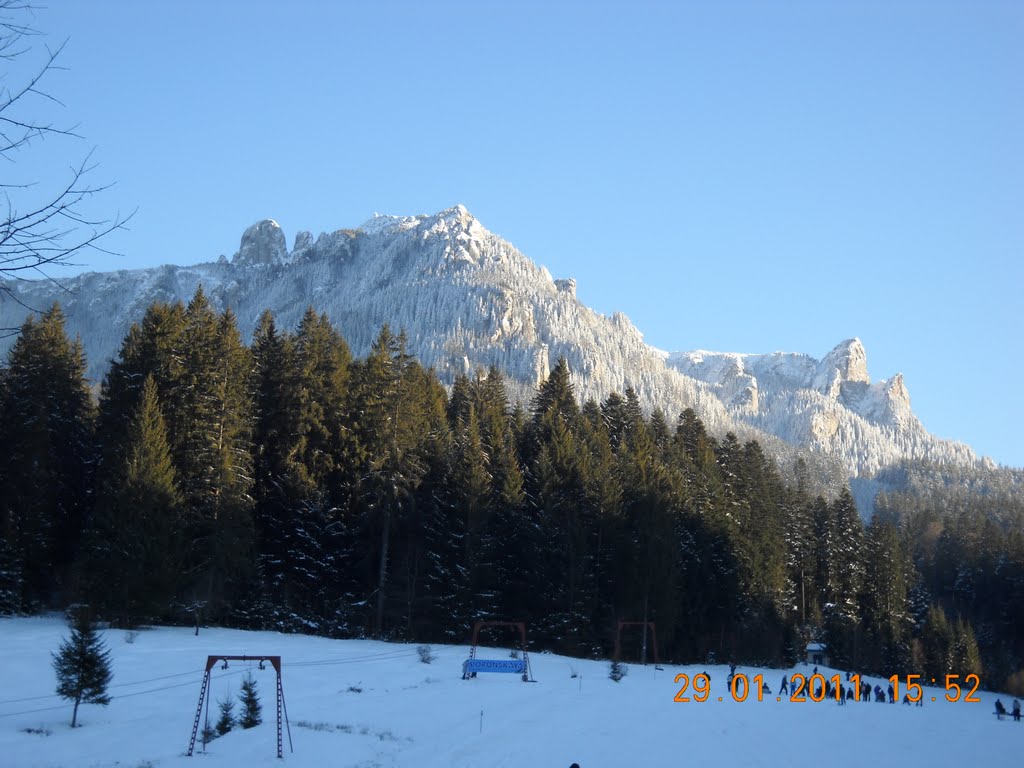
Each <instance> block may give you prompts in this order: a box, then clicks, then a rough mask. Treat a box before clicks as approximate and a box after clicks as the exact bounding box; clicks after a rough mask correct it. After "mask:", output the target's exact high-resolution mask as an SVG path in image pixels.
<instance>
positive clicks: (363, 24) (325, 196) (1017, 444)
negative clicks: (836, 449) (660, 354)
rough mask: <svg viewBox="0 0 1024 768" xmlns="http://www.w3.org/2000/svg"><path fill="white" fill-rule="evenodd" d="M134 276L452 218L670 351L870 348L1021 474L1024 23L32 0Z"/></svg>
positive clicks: (540, 7) (926, 13)
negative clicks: (264, 243)
mask: <svg viewBox="0 0 1024 768" xmlns="http://www.w3.org/2000/svg"><path fill="white" fill-rule="evenodd" d="M46 6H47V7H46V8H45V9H42V10H40V11H39V13H38V20H37V25H38V26H39V27H40V28H41V29H43V30H45V31H47V32H48V33H49V35H50V38H51V39H53V40H57V39H60V38H62V37H64V36H69V37H70V43H69V45H68V47H67V49H66V51H65V55H64V64H65V66H67V67H68V68H69V69H68V71H65V72H60V73H55V74H54V76H53V77H52V79H51V80H50V82H49V86H50V90H51V91H52V92H53V93H54V94H55V95H57V96H59V97H60V98H61V99H62V100H63V102H64V104H65V114H66V115H67V116H68V117H69V118H71V119H72V120H73V121H76V122H79V123H80V124H81V125H80V131H81V132H82V133H83V134H84V135H85V137H86V141H85V142H83V143H82V146H83V147H88V146H93V145H95V146H96V148H97V149H96V159H97V160H98V161H99V162H100V167H99V169H98V171H97V178H98V179H103V180H110V181H116V186H115V187H114V188H113V189H112V190H110V191H109V192H107V193H106V194H105V195H104V197H103V199H102V200H103V202H104V203H105V204H106V205H107V207H108V208H109V209H111V210H113V209H116V208H120V209H122V210H130V209H132V208H135V207H136V206H137V207H138V213H137V215H136V217H135V219H134V221H133V222H132V229H131V232H129V233H125V234H123V235H120V236H118V237H117V238H116V240H115V241H112V242H111V245H112V246H113V247H115V248H117V249H118V250H120V251H122V252H123V254H124V256H123V257H121V258H117V259H112V258H109V259H108V258H100V257H98V256H97V257H95V258H90V260H89V263H88V267H89V268H90V269H98V270H100V269H110V268H116V267H137V266H149V265H155V264H160V263H166V262H174V263H189V262H195V261H198V260H206V259H211V258H215V257H216V256H218V255H219V254H221V253H224V254H227V255H229V256H230V255H231V254H232V253H233V252H234V251H235V250H236V249H237V246H238V239H239V236H240V234H241V232H242V230H243V229H244V228H245V227H246V226H248V225H249V224H251V223H253V222H254V221H256V220H258V219H261V218H265V217H270V218H274V219H277V221H279V222H280V223H281V225H282V226H283V227H284V229H285V232H286V233H287V235H288V238H289V245H290V244H291V241H292V238H293V237H294V235H295V233H296V232H297V231H299V230H303V229H308V230H311V231H313V232H314V234H316V233H318V232H320V231H323V230H333V229H338V228H341V227H348V226H357V225H359V224H360V223H362V222H363V221H365V220H366V219H367V218H368V217H369V216H370V215H371V214H372V213H373V212H375V211H379V212H386V213H396V214H414V213H429V212H434V211H436V210H439V209H442V208H446V207H448V206H450V205H453V204H455V203H463V204H464V205H466V206H467V207H468V208H469V210H470V211H471V212H472V213H474V214H475V215H476V216H477V217H478V218H479V219H480V220H481V221H482V222H483V224H484V225H485V226H486V227H487V228H489V229H491V230H492V231H494V232H496V233H498V234H500V235H502V236H504V237H506V238H507V239H509V240H510V241H511V242H512V243H514V244H515V245H516V246H518V247H519V248H520V249H521V250H522V251H523V252H524V253H526V254H527V255H528V256H530V257H532V258H533V259H535V260H536V261H538V262H540V263H542V264H544V265H546V266H547V267H548V268H549V269H550V270H551V272H552V273H553V274H554V275H555V276H556V277H569V276H571V277H575V278H576V279H577V281H578V296H579V297H580V299H581V300H582V301H584V302H585V303H587V304H589V305H590V306H592V307H594V308H595V309H597V310H599V311H602V312H605V313H609V312H612V311H616V310H620V311H623V312H625V313H626V314H627V315H628V316H629V317H630V318H631V319H632V320H633V322H634V323H635V324H636V325H637V326H638V327H639V328H640V329H641V331H643V332H644V334H645V337H646V339H647V340H648V341H649V342H650V343H652V344H654V345H655V346H658V347H660V348H663V349H668V350H677V349H694V348H704V349H715V350H722V351H738V352H772V351H776V350H786V351H801V352H808V353H810V354H812V355H814V356H816V357H821V356H822V355H824V354H825V353H826V352H828V351H829V350H830V349H831V348H832V347H833V346H834V345H835V344H836V343H838V342H839V341H840V340H842V339H844V338H847V337H850V336H859V337H860V338H861V339H862V340H863V342H864V344H865V347H866V348H867V352H868V366H869V371H870V373H871V375H872V376H873V377H874V378H876V379H878V378H888V377H890V376H892V375H893V374H895V373H897V372H903V374H904V376H905V379H906V383H907V386H908V388H909V390H910V395H911V399H912V403H913V406H914V408H915V410H916V412H917V413H918V415H919V416H920V418H921V419H922V421H923V422H924V425H925V426H926V427H927V428H928V429H929V430H931V431H932V432H934V433H936V434H938V435H939V436H942V437H946V438H953V439H957V440H961V441H964V442H967V443H968V444H970V445H971V446H973V447H974V448H975V449H976V450H977V451H979V452H980V453H982V454H985V455H990V456H992V457H993V458H995V459H996V460H997V461H998V462H1000V463H1004V464H1010V465H1015V466H1022V465H1024V440H1022V431H1024V406H1022V403H1024V394H1022V392H1021V384H1022V380H1024V370H1022V359H1024V354H1022V353H1024V342H1022V340H1021V333H1022V331H1024V311H1022V307H1024V302H1022V301H1021V295H1020V294H1021V291H1022V289H1024V266H1022V257H1024V44H1022V41H1024V3H1021V2H995V1H994V0H993V1H987V0H964V1H963V2H950V1H946V0H924V1H921V2H899V1H898V0H886V1H885V2H871V1H870V0H856V1H854V0H836V1H834V2H821V1H820V0H808V1H807V2H749V3H748V2H728V1H726V2H720V1H716V2H710V1H708V2H671V3H670V2H664V3H650V2H647V3H645V2H622V3H595V2H562V3H557V2H545V3H534V2H523V1H522V0H517V2H511V1H509V2H501V3H496V2H448V1H446V0H439V1H438V2H406V3H397V2H327V0H322V1H321V2H292V3H284V2H260V1H257V2H214V1H212V0H211V1H210V2H181V1H179V2H167V3H148V2H147V3H139V2H129V1H128V0H124V1H123V2H112V1H110V0H90V2H82V0H46Z"/></svg>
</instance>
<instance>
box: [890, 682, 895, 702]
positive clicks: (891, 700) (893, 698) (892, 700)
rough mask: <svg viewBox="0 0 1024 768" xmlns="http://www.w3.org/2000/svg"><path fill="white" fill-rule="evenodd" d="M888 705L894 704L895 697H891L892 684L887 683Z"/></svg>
mask: <svg viewBox="0 0 1024 768" xmlns="http://www.w3.org/2000/svg"><path fill="white" fill-rule="evenodd" d="M889 703H890V704H895V703H896V698H895V696H893V692H892V683H889Z"/></svg>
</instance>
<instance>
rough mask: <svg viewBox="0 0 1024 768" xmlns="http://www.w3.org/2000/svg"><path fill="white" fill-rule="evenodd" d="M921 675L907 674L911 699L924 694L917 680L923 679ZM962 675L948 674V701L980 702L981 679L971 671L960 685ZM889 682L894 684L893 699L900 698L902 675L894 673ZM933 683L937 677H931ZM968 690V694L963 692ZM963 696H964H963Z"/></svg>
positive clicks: (919, 697)
mask: <svg viewBox="0 0 1024 768" xmlns="http://www.w3.org/2000/svg"><path fill="white" fill-rule="evenodd" d="M922 679H923V678H922V676H921V675H907V676H906V686H907V698H908V699H909V700H910V701H913V702H918V701H920V700H921V697H922V696H923V695H924V692H923V691H922V690H921V684H920V683H918V682H916V681H918V680H922ZM959 681H960V675H946V681H945V688H946V696H945V699H946V701H952V702H955V701H964V702H969V703H972V704H980V703H981V699H979V698H978V697H977V695H976V694H977V693H978V688H979V686H980V685H981V679H980V678H979V677H978V676H977V675H975V674H973V673H971V674H969V675H966V676H965V677H964V685H963V687H962V688H961V686H960V682H959ZM889 683H890V684H891V685H892V690H893V699H894V700H896V701H899V700H900V676H899V675H893V676H892V677H890V678H889ZM931 683H932V685H934V684H935V683H936V680H935V678H934V677H933V678H931ZM965 692H966V696H964V695H963V694H964V693H965ZM961 696H963V698H961Z"/></svg>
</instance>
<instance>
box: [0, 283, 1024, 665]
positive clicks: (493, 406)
mask: <svg viewBox="0 0 1024 768" xmlns="http://www.w3.org/2000/svg"><path fill="white" fill-rule="evenodd" d="M0 370H2V373H0V444H2V445H3V446H4V450H3V453H2V456H0V612H6V613H14V612H23V613H28V612H35V611H39V610H44V609H49V608H55V607H61V606H64V605H67V604H70V603H72V602H82V603H87V604H88V605H90V606H91V608H92V610H93V612H94V613H95V615H96V616H98V617H100V618H104V619H106V620H108V621H111V622H114V623H116V624H119V625H123V626H131V625H134V624H137V623H140V622H151V621H177V622H182V621H194V622H196V623H197V625H198V623H199V622H218V623H221V624H225V625H231V626H238V627H246V628H259V629H277V630H282V631H291V632H309V633H316V634H320V635H326V636H332V637H356V636H360V637H363V636H367V637H378V638H388V639H396V640H405V641H424V642H440V641H452V642H465V641H466V640H467V638H468V637H469V634H470V628H471V626H472V623H473V621H474V620H476V619H488V618H494V619H515V620H525V621H527V622H528V623H529V632H530V638H531V645H533V646H534V647H539V648H546V649H550V650H552V651H557V652H561V653H566V654H572V655H579V656H602V655H603V656H607V655H608V653H609V651H610V648H611V646H612V643H613V640H614V631H615V626H616V622H617V620H619V619H625V620H632V621H638V620H649V621H654V622H656V623H657V629H658V641H659V643H660V648H659V650H660V653H661V655H662V657H663V658H666V659H672V660H676V661H701V662H703V661H705V660H709V659H717V660H718V661H720V662H724V661H726V660H727V659H733V660H736V661H743V662H745V663H754V662H758V663H764V664H791V663H793V662H794V661H795V660H796V659H797V658H799V657H802V655H803V647H804V645H805V644H806V643H807V642H808V641H809V640H812V639H814V640H822V641H824V642H826V643H827V645H828V648H829V651H830V654H831V656H832V658H833V660H834V662H833V663H834V664H835V665H837V666H840V667H848V668H856V669H859V670H864V671H872V672H884V673H887V674H891V673H895V672H901V673H902V672H915V671H916V672H923V673H924V674H925V675H926V676H930V677H937V678H938V677H941V676H942V675H945V674H947V673H950V674H961V675H966V674H968V673H970V672H981V673H982V674H984V675H986V679H988V680H989V681H990V682H991V683H992V684H995V685H1001V684H1003V682H1004V681H1005V680H1006V679H1007V677H1009V676H1010V675H1012V674H1013V673H1015V672H1016V671H1017V670H1018V669H1019V667H1020V663H1021V658H1022V655H1024V626H1022V621H1024V542H1022V534H1021V526H1020V519H1021V518H1020V517H1015V516H1012V515H1011V516H1010V517H1009V518H1007V517H1006V516H1005V515H1004V516H1003V517H1002V518H1000V517H998V516H994V515H991V514H987V513H986V511H985V510H980V511H979V512H978V514H974V515H972V513H971V502H970V500H969V499H968V500H966V501H964V502H963V503H964V505H966V510H965V511H962V514H958V515H957V516H956V517H955V519H951V518H949V517H947V516H944V515H943V514H942V513H941V512H940V511H936V510H935V508H934V507H929V506H928V505H927V504H924V505H923V506H922V504H923V502H919V501H915V498H917V497H913V496H907V497H905V498H904V497H899V496H898V495H890V496H889V497H887V498H885V499H882V500H881V501H880V507H881V511H880V512H879V513H878V514H876V515H875V516H874V518H873V519H872V521H871V522H870V524H868V525H865V524H864V523H863V522H862V520H861V517H860V515H859V514H858V512H857V509H856V506H855V504H854V501H853V498H852V496H851V495H850V493H849V492H848V491H843V492H842V493H841V494H839V496H838V497H837V498H834V499H826V498H823V497H821V496H812V495H811V494H810V493H809V492H808V490H807V487H808V485H809V483H808V478H807V471H806V469H805V468H804V467H802V466H797V468H796V472H795V476H796V478H797V480H796V482H795V483H793V484H786V483H785V482H784V481H783V480H782V477H781V475H780V472H779V470H778V468H777V467H776V465H775V463H774V461H773V460H772V459H771V458H770V457H769V456H767V455H766V454H765V453H764V452H763V450H762V449H761V447H760V446H759V445H758V443H757V442H754V441H749V442H745V443H740V442H739V441H738V440H737V438H736V437H735V436H734V435H732V434H727V435H725V436H724V437H722V438H716V437H714V436H712V435H711V434H709V433H708V431H707V430H706V429H705V427H704V425H703V424H702V423H701V420H700V419H699V418H698V417H697V415H696V414H695V413H694V412H693V411H692V410H689V409H687V410H685V411H683V412H682V413H681V414H678V417H677V418H674V419H672V420H670V419H669V418H668V417H667V415H666V414H664V413H662V412H660V411H655V412H653V413H651V414H645V413H644V412H643V410H642V408H641V407H640V404H639V399H638V397H637V395H636V393H635V392H633V391H632V390H631V389H627V390H626V391H625V392H623V393H622V394H612V395H610V396H609V397H608V398H606V399H605V400H604V401H603V402H597V401H594V400H589V401H587V402H583V403H581V402H579V401H578V399H577V397H576V396H575V393H574V390H573V385H572V382H571V377H570V372H569V369H568V366H567V365H566V363H565V361H564V360H560V361H559V362H558V364H557V365H556V366H555V368H554V370H553V371H552V372H551V374H550V375H549V376H548V377H547V379H546V380H545V381H544V382H542V383H541V384H540V385H539V386H538V387H537V389H536V392H535V393H534V396H533V398H532V400H531V402H530V403H528V404H526V405H523V404H518V403H511V402H510V401H509V399H508V395H507V392H506V386H505V383H504V380H503V377H502V374H501V372H500V371H499V370H497V369H493V368H492V369H491V370H489V371H487V372H482V371H481V372H478V373H477V374H475V375H474V376H472V377H468V376H459V377H457V378H456V379H455V381H454V383H453V385H452V387H451V388H450V390H449V389H446V388H445V387H444V386H443V385H442V383H441V382H440V380H439V379H438V377H437V376H436V375H435V373H434V372H433V371H432V370H428V369H425V368H424V367H423V366H421V365H420V364H419V363H418V362H417V360H416V359H415V358H414V357H413V356H412V355H411V354H410V353H409V351H408V349H407V341H406V339H405V338H404V336H403V334H401V333H399V334H397V335H396V334H394V333H393V332H392V331H391V330H390V329H389V328H388V327H387V326H385V327H383V328H382V329H380V332H379V334H378V335H377V337H376V340H375V342H374V343H373V345H372V348H371V350H370V352H369V353H368V354H367V356H366V357H365V358H362V359H354V358H353V356H352V354H351V352H350V350H349V347H348V345H347V344H346V342H345V339H344V338H343V337H342V335H341V334H340V333H339V332H338V330H337V329H335V328H334V327H333V326H332V325H331V323H330V322H329V320H328V318H327V317H326V315H323V314H317V313H316V312H315V311H314V310H313V309H309V310H307V311H306V313H305V315H304V316H303V318H302V320H301V322H300V323H299V326H298V328H297V329H295V330H294V331H289V330H282V329H279V328H278V327H277V326H276V324H275V322H274V318H273V316H272V315H271V314H270V313H269V312H266V313H264V314H263V316H262V317H261V318H260V321H259V323H258V327H257V328H256V331H255V333H254V335H253V338H252V341H251V343H250V344H248V345H247V344H246V343H245V342H244V341H243V339H242V337H241V335H240V333H239V330H238V327H237V324H236V321H235V318H234V316H233V314H232V313H231V311H230V310H226V311H224V312H222V313H218V312H216V311H215V310H214V309H213V308H212V307H211V305H210V303H209V301H208V300H207V297H206V296H205V295H204V293H203V291H202V289H201V288H200V289H199V290H198V291H197V292H196V294H195V295H194V296H193V298H192V299H191V301H190V302H189V303H188V304H187V306H186V305H183V304H181V303H177V304H165V303H155V304H153V305H151V306H150V307H149V308H148V310H147V311H146V313H145V316H144V317H143V318H142V320H141V321H140V322H139V323H137V324H136V325H134V326H133V327H132V328H131V330H130V331H129V333H128V334H127V336H126V337H125V339H124V340H123V343H122V345H121V348H120V351H119V354H118V356H117V358H116V359H114V360H113V361H112V362H111V365H110V368H109V371H108V373H107V375H106V377H105V378H104V380H103V382H102V385H101V387H100V388H99V392H98V397H96V396H94V393H93V392H92V391H91V390H90V388H89V385H88V382H87V381H86V379H85V376H84V371H85V360H84V356H83V352H82V347H81V344H80V343H79V342H78V341H72V340H69V339H68V338H67V335H66V333H65V330H64V320H63V315H62V313H61V310H60V308H59V307H58V306H56V305H55V306H54V307H53V308H51V309H50V310H49V311H48V312H46V313H45V314H43V315H42V316H41V317H39V318H35V317H29V319H28V320H26V322H25V324H24V325H23V326H22V328H21V332H20V335H19V337H18V339H17V341H16V343H15V344H14V346H13V348H12V350H11V352H10V355H9V360H8V364H7V366H6V367H5V368H3V369H0ZM933 501H934V500H933ZM638 646H639V638H635V644H634V648H638ZM627 647H628V646H627ZM628 652H629V651H628V650H627V653H628Z"/></svg>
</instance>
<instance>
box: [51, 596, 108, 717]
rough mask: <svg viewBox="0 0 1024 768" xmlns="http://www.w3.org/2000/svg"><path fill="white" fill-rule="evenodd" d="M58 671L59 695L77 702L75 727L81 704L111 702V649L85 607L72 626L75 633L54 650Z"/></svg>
mask: <svg viewBox="0 0 1024 768" xmlns="http://www.w3.org/2000/svg"><path fill="white" fill-rule="evenodd" d="M51 656H52V657H53V668H54V671H55V672H56V673H57V695H58V696H60V697H61V698H64V699H68V700H70V701H73V702H74V703H75V708H74V710H73V711H72V714H71V727H72V728H74V727H76V725H77V723H78V705H79V704H82V703H85V704H102V705H104V706H105V705H107V704H109V703H110V696H109V695H108V694H107V686H108V685H110V680H111V678H112V677H113V673H112V672H111V669H110V651H109V650H108V649H107V647H106V644H105V643H104V642H103V639H102V638H101V637H100V636H99V635H98V634H97V632H96V627H95V626H94V625H93V623H92V622H91V621H89V620H88V619H87V618H86V617H85V611H81V612H80V613H79V615H78V617H77V618H76V619H75V621H74V623H73V624H72V627H71V637H69V638H68V639H66V640H65V641H64V642H63V643H61V646H60V650H59V651H58V652H57V653H54V654H51Z"/></svg>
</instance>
